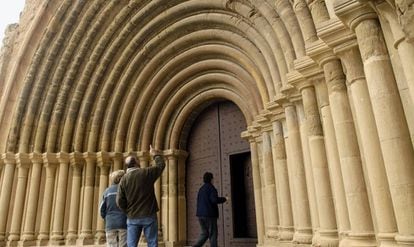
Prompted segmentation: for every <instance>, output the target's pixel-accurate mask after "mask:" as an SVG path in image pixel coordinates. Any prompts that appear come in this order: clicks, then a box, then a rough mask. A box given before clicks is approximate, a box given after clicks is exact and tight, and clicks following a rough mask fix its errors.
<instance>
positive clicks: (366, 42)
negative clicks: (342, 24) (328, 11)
mask: <svg viewBox="0 0 414 247" xmlns="http://www.w3.org/2000/svg"><path fill="white" fill-rule="evenodd" d="M361 15H364V17H366V18H362V17H360V18H358V22H353V23H352V24H351V27H352V29H354V30H355V33H356V36H357V40H358V44H359V49H360V51H361V55H362V60H363V63H364V71H365V75H366V79H367V84H368V91H369V95H370V98H371V103H372V108H373V112H374V117H375V122H376V124H377V128H378V135H379V139H380V145H381V150H382V153H383V157H384V162H385V168H386V171H387V176H388V182H389V185H390V190H391V195H392V200H393V204H394V210H395V214H396V217H397V225H398V232H399V234H398V235H397V237H396V240H397V242H399V243H401V244H411V245H414V224H413V222H414V210H412V209H413V208H414V199H409V200H407V198H414V176H412V174H414V165H413V164H414V150H413V146H412V143H411V140H410V134H409V131H408V126H407V121H406V118H405V115H404V110H403V107H402V104H401V99H400V98H399V93H398V88H397V84H396V82H395V78H394V74H393V69H392V66H391V62H390V58H389V56H388V52H387V48H386V46H385V43H384V37H383V36H382V33H381V28H380V26H379V23H378V20H377V19H373V18H371V17H372V16H373V15H370V14H365V13H364V12H362V13H361Z"/></svg>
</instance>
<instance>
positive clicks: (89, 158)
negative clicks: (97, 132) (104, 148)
mask: <svg viewBox="0 0 414 247" xmlns="http://www.w3.org/2000/svg"><path fill="white" fill-rule="evenodd" d="M82 156H83V158H84V159H85V161H86V162H94V161H96V160H97V155H96V153H94V152H85V153H83V154H82Z"/></svg>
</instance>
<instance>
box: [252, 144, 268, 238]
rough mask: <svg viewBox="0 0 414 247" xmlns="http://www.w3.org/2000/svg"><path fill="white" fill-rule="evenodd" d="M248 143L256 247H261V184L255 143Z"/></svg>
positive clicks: (262, 228) (263, 231) (262, 227)
mask: <svg viewBox="0 0 414 247" xmlns="http://www.w3.org/2000/svg"><path fill="white" fill-rule="evenodd" d="M249 141H250V151H251V155H252V174H253V187H254V203H255V208H256V222H257V241H258V246H262V245H263V243H264V236H265V228H264V218H263V204H262V182H261V179H260V170H259V169H260V168H259V159H258V155H259V153H258V150H257V143H256V142H255V141H254V139H251V140H249Z"/></svg>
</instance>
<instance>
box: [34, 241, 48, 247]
mask: <svg viewBox="0 0 414 247" xmlns="http://www.w3.org/2000/svg"><path fill="white" fill-rule="evenodd" d="M36 245H37V246H46V245H49V239H38V240H36Z"/></svg>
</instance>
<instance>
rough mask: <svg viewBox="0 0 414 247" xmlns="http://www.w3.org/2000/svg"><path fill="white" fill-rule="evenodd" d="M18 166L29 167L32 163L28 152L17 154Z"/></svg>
mask: <svg viewBox="0 0 414 247" xmlns="http://www.w3.org/2000/svg"><path fill="white" fill-rule="evenodd" d="M16 163H17V167H23V168H28V167H29V164H30V154H28V153H17V154H16Z"/></svg>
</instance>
